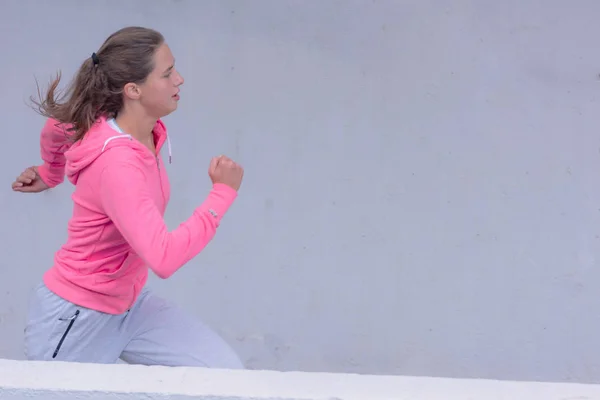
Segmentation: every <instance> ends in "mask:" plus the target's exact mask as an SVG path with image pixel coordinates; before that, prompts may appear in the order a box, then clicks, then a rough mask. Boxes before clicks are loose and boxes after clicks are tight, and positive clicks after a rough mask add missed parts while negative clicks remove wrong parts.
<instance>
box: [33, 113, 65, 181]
mask: <svg viewBox="0 0 600 400" xmlns="http://www.w3.org/2000/svg"><path fill="white" fill-rule="evenodd" d="M70 144H71V142H70V141H69V139H68V138H67V131H66V129H65V127H64V125H61V124H60V123H59V122H58V121H56V120H54V119H52V118H48V119H47V120H46V123H45V124H44V127H43V128H42V132H41V134H40V153H41V156H42V161H43V163H42V165H40V166H38V168H37V170H38V174H39V175H40V178H41V179H42V181H44V183H45V184H46V185H48V186H49V187H51V188H53V187H55V186H57V185H59V184H60V183H62V182H63V180H64V177H65V155H64V152H65V151H67V150H68V148H69V146H70Z"/></svg>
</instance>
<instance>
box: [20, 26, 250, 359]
mask: <svg viewBox="0 0 600 400" xmlns="http://www.w3.org/2000/svg"><path fill="white" fill-rule="evenodd" d="M59 80H60V76H58V77H57V79H56V80H55V81H54V82H53V83H52V84H51V85H50V88H49V90H48V93H47V95H46V96H45V98H43V99H42V100H41V101H40V102H39V103H36V104H37V105H38V106H39V109H40V112H41V114H42V115H44V116H46V117H48V120H47V122H46V124H45V126H44V128H43V129H42V132H41V154H42V159H43V161H44V162H43V164H42V165H40V166H37V167H30V168H28V169H26V170H25V171H24V172H23V173H22V174H21V175H20V176H19V177H18V178H17V179H16V181H15V182H13V184H12V188H13V190H15V191H18V192H40V191H43V190H45V189H48V188H51V187H54V186H56V185H58V184H59V183H61V182H62V181H63V177H64V175H67V177H68V179H69V180H70V181H71V182H72V183H73V184H74V185H75V191H74V193H73V196H72V198H73V202H74V208H73V215H72V218H71V220H70V221H69V224H68V239H67V242H66V243H65V244H64V245H63V246H62V247H61V248H60V249H59V250H58V252H57V253H56V255H55V259H54V264H53V266H52V267H51V268H50V269H49V270H48V271H47V272H46V273H45V275H44V277H43V281H42V283H40V284H39V285H38V286H37V288H36V289H35V291H34V293H33V297H32V299H31V304H30V311H29V316H28V322H27V326H26V329H25V348H26V355H27V358H28V359H30V360H61V361H76V362H93V363H114V362H116V361H117V360H118V359H119V358H121V359H123V360H124V361H126V362H128V363H135V364H146V365H167V366H204V367H212V368H243V365H242V362H241V361H240V359H239V358H238V356H237V355H236V354H235V353H234V352H233V351H232V349H231V348H230V347H229V346H228V345H227V344H226V343H225V341H223V340H222V339H221V338H220V337H219V336H218V335H217V334H216V333H215V332H213V331H212V330H210V329H209V328H208V327H206V326H205V325H203V324H202V323H200V322H199V321H197V320H195V319H193V318H191V317H190V316H188V315H186V314H185V313H183V312H182V311H181V310H180V309H178V308H177V307H175V306H174V305H172V304H170V303H168V302H167V301H165V300H163V299H161V298H160V297H158V296H156V295H154V294H153V293H151V292H150V291H148V290H147V289H145V288H144V285H145V283H146V280H147V277H148V269H151V270H152V271H153V272H154V273H155V274H156V275H158V276H159V277H161V278H163V279H166V278H168V277H170V276H171V275H172V274H173V273H175V271H177V270H178V269H179V268H180V267H181V266H183V265H184V264H185V263H187V262H188V261H190V260H191V259H192V258H193V257H194V256H196V255H197V254H198V253H199V252H200V251H201V250H202V249H203V248H204V247H205V246H206V245H207V243H208V242H209V241H210V240H211V239H212V238H213V237H214V235H215V232H216V230H217V227H218V226H219V224H220V222H221V219H222V218H223V215H224V214H225V212H226V211H227V210H228V208H229V207H230V206H231V204H232V202H233V201H234V199H235V198H236V196H237V191H238V189H239V187H240V184H241V181H242V177H243V170H242V168H241V167H240V166H239V165H238V164H236V163H235V162H233V161H232V160H230V159H229V158H227V157H224V156H220V157H216V158H213V159H212V160H211V162H210V165H209V168H208V174H209V176H210V178H211V180H212V182H213V187H212V190H211V191H210V193H209V194H208V197H207V198H206V199H205V200H204V202H203V203H202V204H200V205H199V206H198V207H197V208H196V209H195V210H194V212H193V214H192V216H191V217H190V218H188V219H187V220H186V221H185V222H183V223H182V224H181V225H179V227H178V228H177V229H175V230H172V231H168V230H167V227H166V225H165V222H164V220H163V214H164V212H165V208H166V206H167V203H168V201H169V194H170V186H169V180H168V178H167V174H166V171H165V168H164V165H163V158H162V156H161V154H160V150H161V149H162V147H163V145H164V144H165V143H167V147H168V150H169V162H170V158H171V154H170V142H169V138H168V136H167V130H166V128H165V125H164V124H163V122H162V121H161V118H162V117H164V116H166V115H168V114H170V113H171V112H173V111H175V109H176V108H177V102H178V101H179V86H180V85H181V84H182V83H183V78H182V77H181V75H180V74H179V73H178V72H177V70H176V69H175V66H174V58H173V55H172V54H171V51H170V49H169V47H168V46H167V44H166V43H165V41H164V38H163V36H162V35H161V34H160V33H159V32H156V31H154V30H151V29H146V28H141V27H128V28H124V29H121V30H119V31H117V32H115V33H114V34H112V35H111V36H110V37H108V39H107V40H106V41H105V42H104V44H103V45H102V47H101V48H100V49H99V50H98V52H96V53H93V54H92V56H91V57H90V58H89V59H87V60H85V61H84V62H83V64H82V65H81V67H80V69H79V71H78V73H77V76H76V78H75V80H74V82H73V85H72V86H71V87H70V89H69V91H68V92H67V94H68V96H67V97H66V98H65V99H64V101H63V100H62V99H56V98H55V91H56V88H57V85H58V82H59Z"/></svg>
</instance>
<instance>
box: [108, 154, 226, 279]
mask: <svg viewBox="0 0 600 400" xmlns="http://www.w3.org/2000/svg"><path fill="white" fill-rule="evenodd" d="M146 179H147V178H146V177H145V176H144V173H143V171H142V170H141V169H140V168H139V167H138V166H136V165H135V164H134V162H133V161H132V160H128V161H125V160H123V161H116V160H115V162H110V163H109V164H107V165H106V166H105V167H104V169H103V171H102V173H101V175H100V185H99V188H98V193H99V194H100V200H101V204H102V207H103V208H104V211H105V212H106V214H107V215H108V217H109V218H110V219H111V220H112V222H113V223H114V224H115V225H116V227H117V229H118V230H119V231H120V232H121V234H122V235H123V237H124V238H125V240H127V241H128V242H129V244H130V246H131V247H132V249H133V250H134V251H135V252H136V253H137V254H138V255H139V256H140V257H141V258H142V259H143V260H144V261H145V262H146V264H147V265H148V266H149V268H150V269H151V270H152V271H154V273H155V274H156V275H157V276H158V277H160V278H162V279H166V278H168V277H170V276H171V275H173V273H175V271H177V270H178V269H179V268H181V267H182V266H183V265H184V264H185V263H187V262H188V261H189V260H191V259H192V258H193V257H194V256H196V255H197V254H198V253H200V251H202V249H204V247H205V246H206V245H207V244H208V243H209V242H210V241H211V240H212V238H213V237H214V236H215V233H216V230H217V227H218V226H219V224H220V222H221V219H222V218H223V214H225V212H226V211H227V210H228V209H229V207H230V206H231V204H232V203H233V201H234V200H235V198H236V197H237V191H235V190H234V189H233V188H231V187H229V186H227V185H224V184H215V185H214V186H213V188H212V190H211V191H210V193H209V194H208V197H207V198H206V200H205V201H204V203H202V204H201V205H200V206H198V207H197V208H196V209H195V210H194V212H193V214H192V216H191V217H189V218H188V219H187V220H186V221H185V222H183V223H182V224H180V225H179V226H178V227H177V228H176V229H174V230H172V231H169V230H168V229H167V226H166V224H165V222H164V219H163V216H162V215H161V213H160V212H159V210H158V208H157V207H156V205H155V203H154V200H153V199H152V197H151V195H150V193H149V190H148V184H147V182H146Z"/></svg>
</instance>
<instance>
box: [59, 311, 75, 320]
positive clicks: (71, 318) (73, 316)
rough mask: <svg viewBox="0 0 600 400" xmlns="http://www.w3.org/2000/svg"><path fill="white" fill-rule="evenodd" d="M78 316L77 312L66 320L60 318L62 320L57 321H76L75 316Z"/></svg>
mask: <svg viewBox="0 0 600 400" xmlns="http://www.w3.org/2000/svg"><path fill="white" fill-rule="evenodd" d="M78 315H79V310H77V311H75V314H73V315H72V316H70V317H67V318H65V317H62V318H59V319H58V320H59V321H74V320H76V319H77V316H78Z"/></svg>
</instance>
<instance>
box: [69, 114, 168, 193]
mask: <svg viewBox="0 0 600 400" xmlns="http://www.w3.org/2000/svg"><path fill="white" fill-rule="evenodd" d="M152 134H153V135H154V141H155V143H156V153H157V154H158V153H159V152H160V150H161V148H162V146H163V145H164V143H165V142H167V145H168V147H169V163H170V162H171V142H170V140H169V137H168V135H167V129H166V127H165V125H164V123H163V122H162V121H161V120H158V121H157V122H156V125H154V129H153V130H152ZM115 146H127V147H130V148H131V149H132V150H134V153H133V155H134V156H136V157H139V158H140V159H141V160H142V161H144V162H148V163H153V164H156V161H157V156H155V155H154V154H152V152H151V151H150V150H149V149H148V148H147V147H146V146H144V145H143V144H141V143H140V142H139V141H138V140H137V139H135V138H134V137H133V136H131V135H129V134H127V133H124V132H123V131H121V130H120V129H119V127H118V126H117V125H116V123H115V122H114V120H112V119H107V118H105V117H100V118H99V119H98V120H97V121H96V123H95V124H94V125H92V127H91V128H90V130H89V131H88V132H87V133H86V134H85V136H84V137H83V139H81V140H79V141H78V142H76V143H74V144H73V145H72V146H71V147H70V148H69V149H68V150H67V151H66V152H65V159H66V165H65V175H66V176H67V178H68V179H69V181H70V182H71V183H72V184H74V185H75V184H77V179H78V177H79V173H80V172H81V171H82V170H83V169H85V168H86V167H88V166H89V165H90V164H91V163H93V162H94V161H95V160H96V159H97V158H98V157H100V155H102V154H103V153H104V152H106V151H108V150H110V149H111V148H113V147H115Z"/></svg>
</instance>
